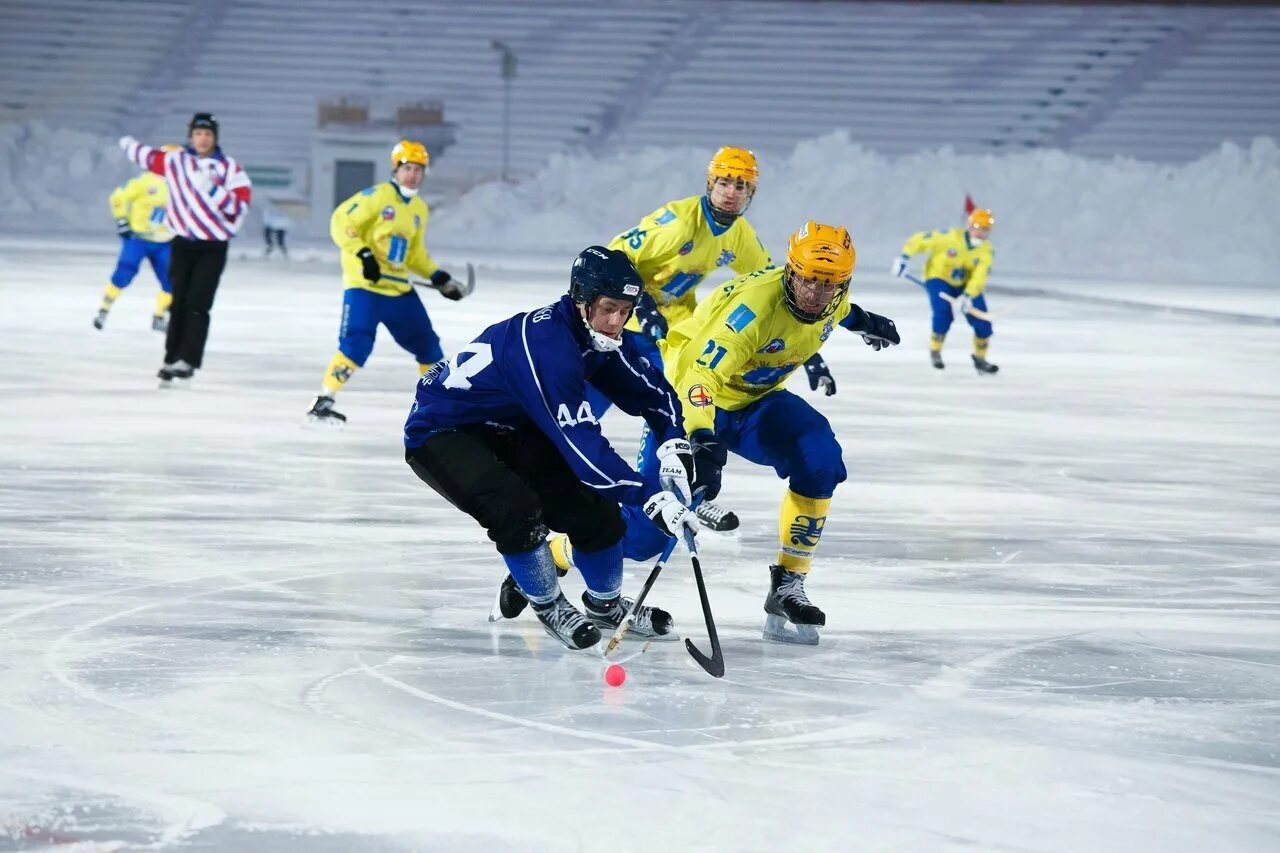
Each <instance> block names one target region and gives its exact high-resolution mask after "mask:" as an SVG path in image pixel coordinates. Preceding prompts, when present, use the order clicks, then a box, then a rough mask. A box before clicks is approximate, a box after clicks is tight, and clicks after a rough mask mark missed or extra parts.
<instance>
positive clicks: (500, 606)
mask: <svg viewBox="0 0 1280 853" xmlns="http://www.w3.org/2000/svg"><path fill="white" fill-rule="evenodd" d="M528 604H529V599H527V598H525V597H524V593H523V592H521V591H520V587H518V586H516V579H515V578H513V577H511V575H510V574H508V575H507V576H506V577H505V578H503V579H502V585H501V586H499V587H498V597H497V598H496V599H495V600H494V602H493V609H492V610H490V611H489V621H490V622H497V621H498V620H499V619H514V618H516V617H517V616H519V615H520V614H521V613H523V612H524V608H525V606H526V605H528Z"/></svg>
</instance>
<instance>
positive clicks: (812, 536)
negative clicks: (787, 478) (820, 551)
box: [778, 489, 831, 574]
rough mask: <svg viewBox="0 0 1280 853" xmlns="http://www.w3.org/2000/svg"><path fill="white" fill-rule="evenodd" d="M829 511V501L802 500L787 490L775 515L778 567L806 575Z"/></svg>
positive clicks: (801, 497) (820, 499)
mask: <svg viewBox="0 0 1280 853" xmlns="http://www.w3.org/2000/svg"><path fill="white" fill-rule="evenodd" d="M830 509H831V498H806V497H805V496H804V495H798V494H796V493H795V492H793V491H791V490H790V489H787V494H786V496H785V497H783V499H782V508H781V509H780V510H779V511H778V538H779V540H780V541H781V545H782V547H780V548H779V549H778V565H779V566H782V567H783V568H784V569H787V570H788V571H792V572H800V573H801V574H804V573H805V572H808V571H809V563H810V561H812V560H813V552H814V551H815V550H816V549H817V547H818V540H819V539H821V538H822V528H823V527H825V526H826V524H827V513H828V511H830Z"/></svg>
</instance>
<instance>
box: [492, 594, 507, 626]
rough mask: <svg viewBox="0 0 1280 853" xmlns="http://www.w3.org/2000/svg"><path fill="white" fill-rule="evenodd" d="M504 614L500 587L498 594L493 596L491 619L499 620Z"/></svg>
mask: <svg viewBox="0 0 1280 853" xmlns="http://www.w3.org/2000/svg"><path fill="white" fill-rule="evenodd" d="M504 618H506V617H504V616H503V615H502V589H501V588H499V589H498V594H497V595H495V596H494V597H493V607H491V608H489V621H490V622H499V621H501V620H502V619H504Z"/></svg>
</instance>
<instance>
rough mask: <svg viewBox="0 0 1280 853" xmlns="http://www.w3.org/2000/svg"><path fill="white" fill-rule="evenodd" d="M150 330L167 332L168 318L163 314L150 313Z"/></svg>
mask: <svg viewBox="0 0 1280 853" xmlns="http://www.w3.org/2000/svg"><path fill="white" fill-rule="evenodd" d="M151 331H153V332H167V331H169V318H168V317H166V316H165V315H164V314H152V315H151Z"/></svg>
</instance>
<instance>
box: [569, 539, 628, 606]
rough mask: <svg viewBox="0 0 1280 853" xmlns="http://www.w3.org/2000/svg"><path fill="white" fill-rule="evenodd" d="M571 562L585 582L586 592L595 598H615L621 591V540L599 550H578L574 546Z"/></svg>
mask: <svg viewBox="0 0 1280 853" xmlns="http://www.w3.org/2000/svg"><path fill="white" fill-rule="evenodd" d="M573 564H574V565H575V566H577V568H578V572H579V573H580V574H581V575H582V580H583V581H585V582H586V584H587V592H589V593H591V594H592V595H593V596H595V597H596V598H603V599H610V598H617V597H618V594H619V593H621V592H622V543H621V542H618V543H617V544H614V545H610V546H609V547H608V548H602V549H601V550H599V551H580V550H578V549H577V548H575V549H573Z"/></svg>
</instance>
